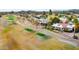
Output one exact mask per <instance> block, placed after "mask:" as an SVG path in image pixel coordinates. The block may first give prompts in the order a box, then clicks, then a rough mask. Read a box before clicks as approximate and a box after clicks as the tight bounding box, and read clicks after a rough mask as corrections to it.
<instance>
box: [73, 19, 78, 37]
mask: <svg viewBox="0 0 79 59" xmlns="http://www.w3.org/2000/svg"><path fill="white" fill-rule="evenodd" d="M73 23H74V35H73V37H74V38H75V37H76V35H75V32H76V28H75V27H76V25H77V24H78V23H79V22H78V19H77V18H75V19H74V20H73Z"/></svg>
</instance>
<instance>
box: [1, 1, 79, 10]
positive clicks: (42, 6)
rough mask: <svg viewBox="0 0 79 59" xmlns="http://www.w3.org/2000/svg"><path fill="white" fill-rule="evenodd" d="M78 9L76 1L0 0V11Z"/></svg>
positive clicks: (78, 3)
mask: <svg viewBox="0 0 79 59" xmlns="http://www.w3.org/2000/svg"><path fill="white" fill-rule="evenodd" d="M48 9H52V10H64V9H65V10H66V9H79V1H78V0H0V11H6V10H7V11H10V10H48Z"/></svg>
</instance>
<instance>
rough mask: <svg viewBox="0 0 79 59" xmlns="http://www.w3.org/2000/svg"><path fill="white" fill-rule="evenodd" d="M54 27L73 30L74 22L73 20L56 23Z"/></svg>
mask: <svg viewBox="0 0 79 59" xmlns="http://www.w3.org/2000/svg"><path fill="white" fill-rule="evenodd" d="M52 27H53V28H54V29H56V30H64V31H73V29H74V24H73V23H71V22H69V23H55V24H53V25H52Z"/></svg>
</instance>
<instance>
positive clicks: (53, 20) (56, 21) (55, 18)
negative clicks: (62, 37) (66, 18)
mask: <svg viewBox="0 0 79 59" xmlns="http://www.w3.org/2000/svg"><path fill="white" fill-rule="evenodd" d="M59 22H60V19H59V18H58V17H54V18H53V19H52V21H51V24H53V23H59Z"/></svg>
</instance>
